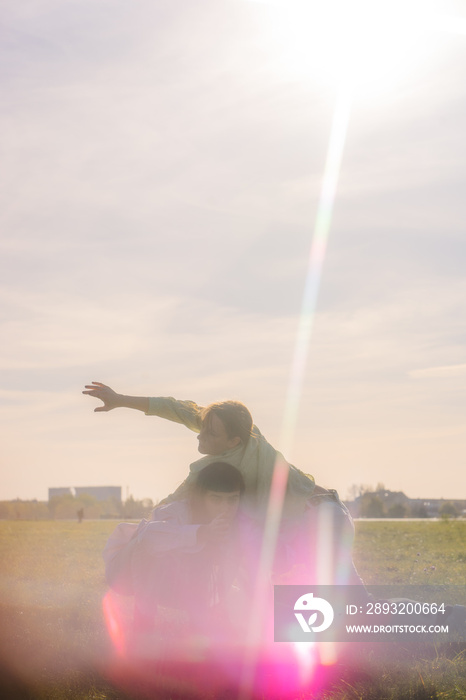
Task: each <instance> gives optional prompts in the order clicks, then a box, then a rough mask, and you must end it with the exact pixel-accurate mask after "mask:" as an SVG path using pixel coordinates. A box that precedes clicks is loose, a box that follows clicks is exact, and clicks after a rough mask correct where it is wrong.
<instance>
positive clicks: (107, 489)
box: [49, 486, 121, 503]
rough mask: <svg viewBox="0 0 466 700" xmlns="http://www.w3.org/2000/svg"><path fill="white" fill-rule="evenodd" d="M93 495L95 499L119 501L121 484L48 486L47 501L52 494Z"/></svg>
mask: <svg viewBox="0 0 466 700" xmlns="http://www.w3.org/2000/svg"><path fill="white" fill-rule="evenodd" d="M66 494H70V495H71V496H76V497H77V498H79V496H83V495H84V494H87V495H88V496H93V497H94V498H95V499H96V501H111V500H113V501H116V502H117V503H121V486H66V487H59V488H49V501H50V499H51V498H53V497H54V496H65V495H66Z"/></svg>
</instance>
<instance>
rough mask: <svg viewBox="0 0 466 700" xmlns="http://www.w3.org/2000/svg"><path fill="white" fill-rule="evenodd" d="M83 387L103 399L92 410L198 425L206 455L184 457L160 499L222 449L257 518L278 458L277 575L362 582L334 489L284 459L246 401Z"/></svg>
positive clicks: (181, 494) (180, 493)
mask: <svg viewBox="0 0 466 700" xmlns="http://www.w3.org/2000/svg"><path fill="white" fill-rule="evenodd" d="M85 389H86V390H85V391H84V392H83V393H84V394H88V395H89V396H92V397H94V398H97V399H100V400H101V401H102V402H103V406H98V407H97V408H96V409H94V410H95V411H96V412H101V411H110V410H112V409H114V408H123V407H124V408H131V409H136V410H139V411H142V412H144V413H145V414H146V415H148V416H159V417H160V418H165V419H167V420H171V421H174V422H176V423H181V424H183V425H185V426H186V427H187V428H189V429H190V430H192V431H194V432H196V433H198V441H199V444H198V450H199V452H200V453H201V454H202V455H204V456H203V457H202V458H201V459H198V460H196V461H195V462H193V463H192V464H191V465H190V473H189V475H188V477H187V478H186V479H185V481H184V482H183V483H182V484H181V486H179V487H178V488H177V489H176V491H175V492H174V493H172V494H170V495H169V496H168V497H167V498H165V499H164V500H163V501H162V504H166V503H171V502H173V501H177V500H180V499H183V498H185V497H186V494H187V492H188V490H189V487H190V485H191V484H192V482H193V480H194V479H195V476H196V474H197V473H198V472H199V471H200V470H201V469H203V468H204V467H205V466H207V465H208V464H210V463H212V462H214V461H216V460H218V459H219V457H221V458H222V460H225V461H227V462H229V463H230V464H232V465H234V466H235V467H237V468H238V469H239V471H240V472H241V474H242V475H243V478H244V482H245V493H244V497H243V507H244V509H245V510H246V512H248V514H249V515H250V516H251V517H252V518H254V519H255V520H256V522H257V523H258V524H259V525H262V526H263V525H264V523H265V521H266V516H267V512H268V509H269V504H270V496H271V492H272V480H273V477H274V473H275V468H276V465H277V463H279V464H280V465H281V467H282V470H283V472H284V473H285V479H286V489H285V493H284V499H283V507H282V511H281V516H280V518H281V519H280V529H279V536H278V540H277V547H276V555H275V561H274V569H275V574H276V579H277V580H279V579H280V576H283V575H284V574H286V575H287V579H286V580H287V581H288V582H290V583H309V582H311V579H312V581H314V582H319V583H352V584H360V583H361V579H360V578H359V576H358V575H357V573H356V571H355V568H354V565H353V563H352V557H351V549H352V541H353V534H354V530H353V524H352V521H351V517H350V515H349V513H348V511H347V509H346V508H345V506H344V505H343V504H342V503H341V501H340V500H339V498H338V496H337V494H336V492H335V491H327V490H326V489H323V488H321V487H319V486H316V485H315V482H314V479H313V477H312V476H310V475H308V474H304V473H303V472H301V471H300V470H299V469H296V467H294V466H292V465H291V464H288V463H287V462H286V460H285V458H284V457H283V455H281V454H280V453H279V452H278V451H277V450H276V449H275V448H274V447H272V445H270V443H269V442H267V440H266V439H265V438H264V436H263V435H262V434H261V432H260V430H259V429H258V428H257V426H255V425H254V424H253V420H252V417H251V414H250V412H249V410H248V409H247V408H246V406H245V405H244V404H242V403H241V402H239V401H220V402H217V403H212V404H210V405H208V406H207V407H202V406H198V405H197V404H196V403H194V402H193V401H179V400H177V399H174V398H171V397H157V398H149V397H135V396H126V395H123V394H118V393H116V392H115V391H114V390H113V389H111V388H110V387H108V386H106V385H105V384H102V383H100V382H92V384H90V385H87V386H86V387H85ZM283 472H282V473H283Z"/></svg>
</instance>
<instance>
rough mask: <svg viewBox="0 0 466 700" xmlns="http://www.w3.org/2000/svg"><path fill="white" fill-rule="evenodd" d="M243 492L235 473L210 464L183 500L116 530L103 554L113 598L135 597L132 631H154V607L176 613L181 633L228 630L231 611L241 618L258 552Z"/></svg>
mask: <svg viewBox="0 0 466 700" xmlns="http://www.w3.org/2000/svg"><path fill="white" fill-rule="evenodd" d="M243 492H244V480H243V477H242V476H241V473H240V472H239V470H238V469H236V467H233V466H232V465H230V464H228V463H226V462H221V461H217V462H212V463H211V464H208V465H207V466H206V467H204V468H203V469H201V471H199V472H197V474H196V478H195V479H194V481H193V483H192V484H191V485H190V487H189V491H188V494H187V498H183V499H180V500H177V501H174V502H172V503H169V504H166V505H164V506H160V507H156V508H155V509H154V510H153V512H152V517H151V519H150V520H142V521H141V522H140V523H139V525H137V524H131V523H121V524H120V525H119V526H118V527H117V528H116V530H115V532H114V533H113V534H112V535H111V537H110V538H109V540H108V542H107V545H106V548H105V550H104V560H105V563H106V577H107V581H108V583H109V584H110V586H111V587H112V588H114V589H115V590H116V591H117V592H123V593H127V594H129V593H130V594H132V595H134V599H135V606H134V623H135V629H136V632H148V631H149V632H150V631H152V629H153V628H154V626H155V624H156V622H157V618H158V611H159V608H160V607H163V608H172V609H178V610H182V611H183V612H185V613H187V614H188V620H189V621H188V620H186V626H189V627H192V626H193V624H194V626H195V627H196V626H197V627H199V626H200V627H204V628H207V629H209V627H211V626H212V625H215V624H219V625H220V626H221V627H223V628H224V627H225V625H226V624H234V623H235V617H238V615H235V611H237V610H238V608H240V609H241V610H242V611H243V612H244V609H245V607H246V606H247V601H249V600H251V590H252V577H251V571H252V569H254V567H255V563H254V562H255V561H256V560H257V549H256V551H255V552H254V551H252V547H253V543H254V541H255V540H254V526H253V524H252V522H251V520H250V519H249V518H248V517H247V516H246V515H245V514H244V513H243V512H241V510H240V499H241V495H242V494H243ZM129 536H130V539H128V538H129ZM239 617H241V616H239Z"/></svg>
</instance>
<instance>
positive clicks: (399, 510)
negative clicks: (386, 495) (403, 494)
mask: <svg viewBox="0 0 466 700" xmlns="http://www.w3.org/2000/svg"><path fill="white" fill-rule="evenodd" d="M387 516H388V517H389V518H405V517H406V507H405V506H404V505H403V504H402V503H394V504H393V505H392V506H390V508H389V509H388V510H387Z"/></svg>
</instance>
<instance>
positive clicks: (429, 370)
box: [409, 364, 466, 379]
mask: <svg viewBox="0 0 466 700" xmlns="http://www.w3.org/2000/svg"><path fill="white" fill-rule="evenodd" d="M409 376H410V377H412V378H413V379H424V378H427V379H428V378H440V379H449V378H450V377H466V365H464V364H463V365H449V366H448V365H447V366H446V367H426V368H425V369H413V370H411V371H410V372H409Z"/></svg>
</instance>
